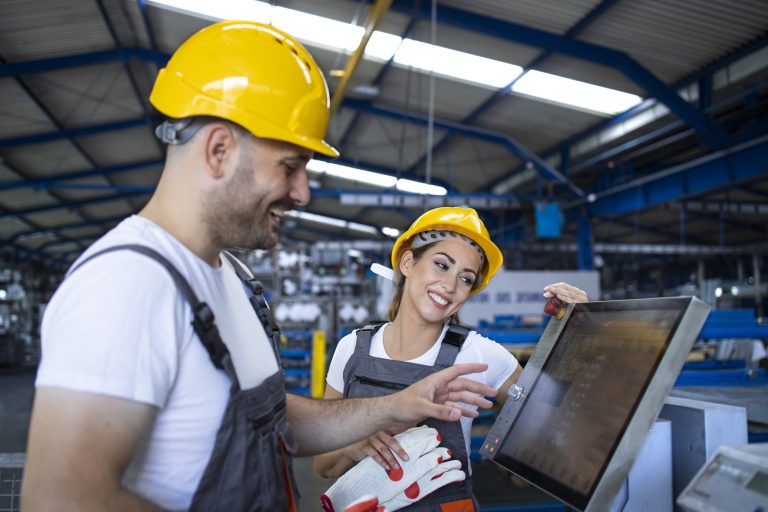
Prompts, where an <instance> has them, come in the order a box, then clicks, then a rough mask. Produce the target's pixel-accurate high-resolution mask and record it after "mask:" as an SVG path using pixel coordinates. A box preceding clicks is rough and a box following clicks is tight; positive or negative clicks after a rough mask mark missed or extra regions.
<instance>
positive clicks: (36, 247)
mask: <svg viewBox="0 0 768 512" xmlns="http://www.w3.org/2000/svg"><path fill="white" fill-rule="evenodd" d="M226 3H227V2H216V4H222V5H223V4H226ZM241 3H242V2H241ZM383 3H384V4H386V5H385V6H384V7H382V5H381V4H382V2H381V1H379V2H375V3H374V2H365V1H363V2H352V1H347V0H324V1H309V0H303V1H302V0H294V1H278V2H271V4H264V5H265V6H266V7H272V8H277V7H280V8H283V9H285V10H289V11H291V12H299V13H307V14H311V15H315V16H320V17H322V18H324V19H326V20H332V21H335V22H341V23H345V24H357V25H360V26H366V23H369V24H370V23H371V18H372V16H374V14H372V13H374V12H375V9H380V10H381V12H380V15H379V18H378V20H377V21H379V24H378V26H377V27H376V28H377V30H378V31H381V32H383V33H386V34H390V35H392V36H397V37H399V38H401V40H402V41H406V40H407V41H416V42H423V43H430V44H432V45H436V46H440V47H443V48H448V49H451V50H456V51H460V52H465V53H466V54H471V55H474V56H480V57H484V58H486V59H492V60H493V61H495V62H497V63H498V62H501V63H505V64H511V65H515V66H519V67H520V68H521V70H520V73H519V74H518V75H517V76H515V77H513V78H512V79H511V80H510V81H509V82H508V83H504V84H497V85H494V86H489V85H487V84H481V83H478V82H477V81H475V79H474V77H473V76H472V73H473V72H474V70H473V69H460V70H459V71H461V72H462V73H463V75H462V76H463V78H462V77H459V78H456V77H451V76H448V75H447V74H446V73H443V72H440V71H431V72H427V71H424V69H421V68H419V67H418V66H416V65H406V64H403V62H398V61H397V60H396V59H395V58H393V57H390V58H389V59H381V58H379V59H375V58H368V57H365V58H363V59H361V61H360V63H359V65H358V66H357V68H356V69H354V72H348V75H349V76H348V78H346V80H348V83H346V84H344V91H343V97H342V96H341V94H339V98H338V100H339V101H340V103H339V107H338V109H337V110H336V111H335V113H334V115H333V117H332V119H331V123H330V128H329V140H330V141H331V142H332V143H333V144H334V145H336V146H337V147H338V149H339V150H340V151H341V157H340V158H339V159H337V160H336V161H334V163H335V164H341V165H346V166H351V167H355V168H358V169H363V170H368V171H374V172H378V173H382V174H384V175H387V176H390V177H394V178H398V179H408V180H414V181H419V182H428V183H431V184H434V185H439V186H442V187H444V188H445V189H446V191H447V192H446V194H445V195H442V196H426V195H413V194H408V193H406V192H402V191H398V190H393V189H381V188H377V187H374V186H371V185H370V184H366V183H360V182H350V181H348V180H345V179H340V178H337V177H334V176H331V175H330V174H329V173H326V174H316V173H315V174H313V175H312V176H311V177H312V193H313V199H312V202H311V203H310V204H309V206H308V207H307V208H306V209H305V210H306V211H307V212H310V213H314V214H318V215H323V216H327V217H332V218H335V219H340V220H342V221H346V222H348V224H342V225H339V226H325V225H322V224H318V223H316V222H315V221H312V220H307V219H294V220H292V221H291V222H290V226H289V227H290V229H288V230H286V232H285V233H284V239H285V240H287V241H291V240H293V241H301V242H316V241H329V240H334V241H336V240H369V241H374V242H375V241H378V242H381V243H382V244H386V243H389V242H391V238H389V237H388V236H386V235H384V234H382V233H381V231H380V230H381V228H384V227H389V228H394V229H398V230H403V229H405V228H406V227H407V226H408V225H409V224H410V222H412V221H413V219H415V217H416V216H418V215H419V214H420V213H421V212H422V211H423V210H424V209H425V208H426V207H429V206H431V205H437V204H468V205H471V206H474V207H475V208H477V209H478V210H479V211H480V212H481V214H482V216H483V217H484V218H485V219H486V220H487V224H488V225H489V227H490V228H491V232H492V236H493V237H494V239H495V240H496V241H497V242H498V243H499V244H500V245H501V246H502V247H503V248H504V250H505V254H506V255H507V257H508V258H507V260H508V262H512V263H510V265H521V266H524V267H526V268H540V267H543V266H558V265H561V266H562V265H565V266H568V265H570V266H573V265H576V266H578V268H592V266H593V263H594V256H595V255H597V254H600V255H602V256H603V257H606V258H609V257H611V256H610V255H622V254H624V255H625V254H633V255H642V254H646V255H693V256H696V257H700V256H701V255H728V254H735V255H738V254H752V253H756V252H764V251H765V249H766V247H768V246H767V244H768V236H767V235H768V222H766V219H768V44H767V43H768V9H766V8H765V2H764V1H763V0H715V1H710V0H632V1H629V0H520V1H506V2H499V1H495V0H476V1H473V2H462V1H459V0H440V1H436V2H430V1H426V0H425V1H418V0H393V1H392V2H391V5H389V3H390V2H383ZM189 4H190V5H191V2H190V3H189ZM251 4H253V5H256V4H262V3H260V2H251ZM214 19H216V16H215V15H208V14H195V13H194V12H191V7H190V8H189V9H187V8H186V7H185V8H184V9H179V8H177V7H176V8H173V7H170V8H169V7H167V6H163V5H160V4H158V3H154V2H148V1H145V0H50V1H46V2H41V1H39V0H31V1H30V0H4V1H3V2H2V3H0V254H2V256H3V258H4V259H5V260H6V261H8V262H10V263H12V264H20V263H24V262H31V261H41V262H44V263H45V264H49V265H60V266H63V265H66V264H67V263H69V262H71V261H72V259H74V258H75V257H76V256H77V255H78V254H79V253H80V252H82V250H83V249H84V248H85V247H87V246H88V245H89V244H90V243H91V242H93V241H94V240H95V239H96V238H97V237H99V236H100V235H101V234H103V233H104V232H105V231H106V230H108V229H109V228H111V227H112V226H114V225H115V224H116V223H117V222H118V221H119V220H120V219H121V218H123V217H125V216H127V215H130V214H132V213H135V212H137V211H138V210H139V209H140V208H141V207H142V206H143V204H144V203H145V202H146V201H147V199H148V197H149V194H150V193H151V191H152V190H153V187H154V185H155V184H156V182H157V180H158V177H159V174H160V172H161V169H162V159H163V148H162V146H161V144H159V143H158V142H157V141H156V140H155V139H154V136H153V129H154V126H156V125H157V124H158V123H159V122H160V121H161V118H160V116H159V115H158V114H157V112H155V111H154V110H153V109H152V107H151V105H150V104H149V102H148V101H147V98H148V96H149V91H150V90H151V86H152V82H153V79H154V76H155V75H156V73H157V71H158V69H159V68H160V67H162V66H163V64H164V63H165V61H166V60H167V58H168V57H169V56H170V54H171V53H172V52H173V50H174V49H175V48H176V47H177V46H178V45H179V44H180V43H181V42H182V41H183V40H184V39H185V38H186V37H188V36H189V35H190V34H192V33H193V32H194V31H196V30H198V29H200V28H201V27H203V26H205V25H206V24H208V23H210V22H211V21H213V20H214ZM294 35H295V36H297V37H298V38H299V39H302V40H304V42H305V44H306V45H307V47H308V48H309V49H310V51H311V52H312V53H313V55H314V56H315V58H316V60H317V61H318V63H319V64H320V66H321V67H322V68H323V70H324V71H325V73H326V77H327V80H328V82H329V85H330V86H331V95H332V96H334V95H335V94H336V93H337V92H338V93H340V92H341V87H340V83H342V79H341V78H339V76H338V75H339V74H340V73H338V72H337V71H335V72H334V73H331V71H332V70H341V69H343V68H344V67H345V65H347V63H348V60H349V56H350V54H352V53H353V50H354V48H352V49H350V50H348V51H341V50H339V49H337V48H334V47H333V45H331V44H330V43H326V42H324V41H323V40H317V39H315V40H310V39H304V38H303V34H302V33H294ZM328 37H329V38H330V34H329V35H328ZM457 55H458V54H457ZM443 64H444V63H443ZM451 65H453V64H451ZM455 66H456V67H457V68H458V67H461V66H462V64H461V62H460V61H456V63H455ZM470 68H471V66H470ZM348 71H349V69H348ZM535 72H543V73H548V74H551V75H555V76H557V77H562V78H567V79H571V80H576V81H579V82H586V83H588V84H593V85H597V86H602V87H605V88H607V89H612V90H616V91H621V92H624V93H629V94H633V95H636V96H637V97H638V102H637V104H636V105H634V106H632V107H631V108H629V109H628V110H627V109H625V110H623V111H620V112H617V113H611V114H606V113H601V112H597V111H595V110H592V109H590V108H582V107H574V106H569V105H565V104H563V103H562V102H560V101H558V100H552V99H547V98H542V97H540V96H538V92H537V91H533V92H525V91H524V90H523V89H522V88H521V87H520V86H519V83H521V82H522V80H523V79H524V78H523V77H525V76H526V75H528V76H531V75H533V74H534V73H535ZM573 83H574V84H576V82H573ZM548 206H554V211H555V214H556V215H560V218H562V221H563V225H562V229H561V230H556V232H555V233H554V234H551V233H550V234H549V235H548V236H547V237H543V236H542V233H538V235H539V236H537V229H536V227H537V221H538V222H543V219H544V217H543V216H539V214H537V212H539V213H540V214H541V212H544V211H550V212H551V211H552V210H551V209H550V210H547V207H548ZM558 212H559V214H558ZM542 215H543V214H542ZM549 220H550V222H551V220H552V219H551V218H550V219H549ZM349 223H356V224H357V225H363V226H367V227H370V228H373V229H371V230H370V231H367V232H366V231H360V230H357V229H354V227H355V224H349ZM544 252H546V253H547V254H550V255H552V254H555V255H556V257H552V256H550V257H547V258H542V257H541V254H542V253H544ZM510 256H511V257H510ZM558 258H560V259H558Z"/></svg>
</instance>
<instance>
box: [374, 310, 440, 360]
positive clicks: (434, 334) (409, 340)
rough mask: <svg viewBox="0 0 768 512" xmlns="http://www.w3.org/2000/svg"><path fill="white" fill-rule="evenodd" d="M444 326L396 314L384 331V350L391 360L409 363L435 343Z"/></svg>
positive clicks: (400, 313) (399, 313)
mask: <svg viewBox="0 0 768 512" xmlns="http://www.w3.org/2000/svg"><path fill="white" fill-rule="evenodd" d="M443 326H444V324H442V323H428V322H424V321H423V320H420V321H416V320H415V319H413V318H409V317H408V315H405V314H402V311H400V312H398V314H397V316H396V317H395V319H394V320H393V321H392V323H391V324H390V325H388V326H387V328H386V329H384V333H383V337H384V350H386V352H387V355H388V356H389V357H391V358H392V359H397V360H399V361H409V360H411V359H415V358H417V357H419V356H420V355H422V354H424V353H425V352H427V351H428V350H429V349H430V348H431V347H432V345H434V344H435V341H437V338H438V336H440V333H441V332H442V331H443Z"/></svg>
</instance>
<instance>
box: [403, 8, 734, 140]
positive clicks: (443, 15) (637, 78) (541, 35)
mask: <svg viewBox="0 0 768 512" xmlns="http://www.w3.org/2000/svg"><path fill="white" fill-rule="evenodd" d="M412 6H413V2H412V0H395V1H394V2H393V3H392V10H396V11H397V10H399V11H403V10H404V9H409V10H410V9H412ZM420 13H421V16H422V17H423V18H425V19H429V17H430V15H431V13H430V9H429V6H428V5H422V6H421V7H420ZM437 21H438V22H439V23H444V24H446V25H451V26H454V27H458V28H461V29H464V30H468V31H471V32H480V33H483V34H485V35H489V36H492V37H497V38H499V39H505V40H507V41H513V42H515V43H520V44H525V45H529V46H535V47H538V48H542V49H544V50H547V51H550V52H554V53H561V54H563V55H568V56H571V57H575V58H578V59H582V60H586V61H588V62H593V63H595V64H599V65H602V66H607V67H612V68H615V69H617V70H618V71H621V72H622V73H623V74H624V75H625V76H626V77H627V78H629V79H630V80H632V81H633V82H635V83H636V84H637V85H638V86H640V87H641V88H642V89H643V90H645V91H646V92H647V93H648V95H649V96H652V97H654V98H656V99H658V100H659V101H660V102H661V103H663V104H664V105H666V106H667V108H669V110H670V111H671V112H673V113H674V114H675V115H677V116H678V117H679V118H680V119H682V120H683V121H685V123H686V124H688V125H689V126H690V127H691V128H693V129H695V130H696V131H697V132H698V133H699V134H700V135H701V137H702V138H703V139H704V140H705V141H706V143H707V144H708V145H709V146H711V147H713V148H721V147H725V146H727V145H728V144H729V138H730V137H729V135H728V134H727V133H726V132H725V130H723V129H722V128H721V127H720V126H718V125H717V124H716V123H714V122H712V121H711V120H710V119H707V118H706V117H705V116H703V115H702V114H701V113H700V112H699V111H698V110H696V109H695V108H694V107H692V106H691V105H690V104H688V103H687V102H686V101H685V100H683V99H682V98H681V97H680V96H679V95H678V94H677V91H675V90H674V89H672V88H671V87H669V86H667V85H666V84H665V83H664V82H662V81H661V80H659V79H658V78H656V76H654V75H653V74H652V73H651V72H650V71H648V70H647V69H645V68H644V67H643V66H641V65H640V64H638V63H637V61H635V60H634V59H633V58H632V57H630V56H629V55H627V54H626V53H624V52H620V51H618V50H613V49H611V48H606V47H603V46H598V45H595V44H591V43H587V42H584V41H578V40H574V39H569V38H567V37H565V36H561V35H558V34H553V33H551V32H545V31H543V30H538V29H535V28H532V27H528V26H525V25H520V24H517V23H511V22H509V21H504V20H501V19H498V18H491V17H488V16H484V15H481V14H477V13H474V12H470V11H465V10H462V9H457V8H454V7H447V6H440V9H438V10H437Z"/></svg>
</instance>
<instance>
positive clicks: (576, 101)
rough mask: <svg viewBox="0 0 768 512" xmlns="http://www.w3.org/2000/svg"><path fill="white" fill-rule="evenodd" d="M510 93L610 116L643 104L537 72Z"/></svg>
mask: <svg viewBox="0 0 768 512" xmlns="http://www.w3.org/2000/svg"><path fill="white" fill-rule="evenodd" d="M512 90H513V91H515V92H517V93H520V94H525V95H526V96H533V97H536V98H541V99H543V100H546V101H551V102H554V103H560V104H562V105H567V106H571V107H576V108H581V109H584V110H589V111H591V112H599V113H601V114H611V115H615V114H620V113H621V112H624V111H626V110H628V109H630V108H632V107H634V106H635V105H637V104H639V103H640V102H641V101H642V98H641V97H640V96H637V95H635V94H629V93H626V92H621V91H617V90H614V89H609V88H607V87H600V86H599V85H593V84H588V83H586V82H580V81H578V80H571V79H570V78H563V77H561V76H557V75H552V74H549V73H543V72H541V71H536V70H533V71H529V72H528V73H526V74H525V76H523V77H522V78H521V79H520V80H518V81H517V83H516V84H515V85H514V86H513V87H512Z"/></svg>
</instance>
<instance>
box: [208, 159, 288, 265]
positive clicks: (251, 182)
mask: <svg viewBox="0 0 768 512" xmlns="http://www.w3.org/2000/svg"><path fill="white" fill-rule="evenodd" d="M249 159H250V158H249V155H243V156H242V157H241V158H240V161H239V162H238V166H237V169H235V175H234V176H233V178H232V179H231V180H230V181H229V183H228V184H227V185H226V186H225V187H224V188H223V189H221V190H213V191H211V193H210V194H209V195H208V197H207V198H206V200H205V207H204V208H203V219H204V221H205V223H206V224H207V225H208V229H209V233H210V237H211V240H212V241H213V243H214V245H215V246H216V247H219V248H221V249H226V248H242V249H249V250H253V249H271V248H273V247H274V246H275V245H276V244H277V235H276V234H273V233H272V230H271V227H270V226H271V223H272V219H271V214H270V210H271V209H272V205H267V204H265V201H266V197H265V195H266V194H264V193H262V194H259V193H258V192H257V191H256V188H257V187H256V184H255V179H254V177H253V172H252V168H251V167H250V165H248V164H247V163H246V160H249Z"/></svg>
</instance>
